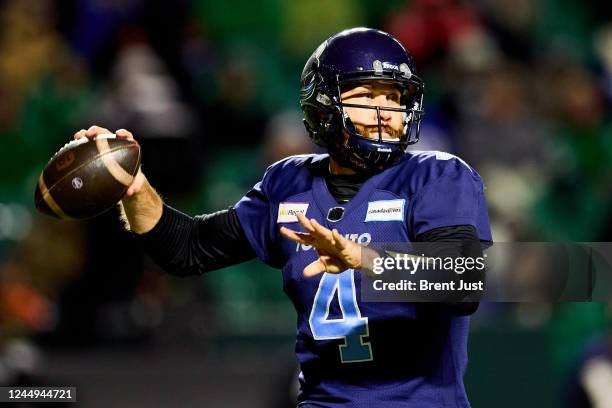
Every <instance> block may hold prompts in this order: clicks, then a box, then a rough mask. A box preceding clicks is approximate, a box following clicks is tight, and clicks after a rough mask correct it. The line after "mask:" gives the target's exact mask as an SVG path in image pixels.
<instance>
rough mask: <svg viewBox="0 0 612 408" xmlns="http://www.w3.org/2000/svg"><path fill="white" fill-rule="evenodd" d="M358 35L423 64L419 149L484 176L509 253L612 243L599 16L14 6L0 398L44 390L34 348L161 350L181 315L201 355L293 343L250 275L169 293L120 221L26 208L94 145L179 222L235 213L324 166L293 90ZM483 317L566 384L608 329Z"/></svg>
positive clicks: (542, 314) (526, 313)
mask: <svg viewBox="0 0 612 408" xmlns="http://www.w3.org/2000/svg"><path fill="white" fill-rule="evenodd" d="M352 26H370V27H377V28H381V29H383V30H385V31H388V32H390V33H391V34H393V35H395V36H396V37H397V38H398V39H399V40H400V41H401V42H403V44H404V45H405V46H406V47H407V48H408V49H409V50H410V51H411V52H412V54H413V56H414V57H415V60H416V64H417V66H418V67H419V70H420V74H421V75H422V76H423V77H424V78H425V84H426V96H425V111H426V116H425V118H424V124H423V128H422V133H421V141H420V142H419V144H417V145H415V146H413V148H414V149H418V150H429V149H434V150H444V151H448V152H451V153H455V154H458V155H459V156H460V157H462V158H463V159H465V160H466V161H467V162H468V163H470V164H471V165H472V166H473V167H474V168H476V169H477V171H478V172H479V173H480V174H481V176H482V177H483V179H484V181H485V184H486V189H487V190H486V191H487V198H488V200H489V205H490V207H489V211H490V216H491V221H492V227H493V236H494V239H495V241H498V242H510V241H527V242H528V241H558V242H572V241H582V242H594V241H612V239H611V238H612V182H611V180H612V113H611V112H612V110H611V109H610V108H611V102H612V8H610V7H609V4H608V3H607V2H605V1H603V0H591V1H578V0H517V1H512V2H509V1H502V0H499V1H498V0H473V1H461V0H412V1H401V0H393V1H385V2H372V1H366V0H335V1H333V2H329V1H324V0H307V1H282V0H264V1H260V2H253V1H248V0H236V1H233V2H232V3H231V6H230V5H229V4H228V3H227V2H223V1H210V0H209V1H207V0H191V1H190V0H178V1H174V2H162V1H144V0H104V1H100V0H68V1H59V0H55V1H53V0H4V1H2V2H0V384H10V383H13V382H15V381H16V378H17V377H18V376H19V375H21V374H22V373H27V372H28V370H33V369H35V366H36V361H37V359H38V358H40V355H39V351H38V350H39V349H38V348H37V346H35V345H34V344H41V345H43V346H46V345H53V344H55V345H83V344H91V343H100V342H101V343H105V342H115V341H134V340H137V341H138V340H142V339H150V338H152V337H155V336H156V335H157V334H156V333H157V331H156V329H157V328H158V327H160V325H162V324H163V322H164V319H165V318H166V316H167V314H168V310H169V309H172V308H174V309H177V308H178V309H181V308H184V309H185V310H188V311H189V313H187V312H186V313H184V315H185V316H188V317H185V319H187V320H189V321H188V322H187V324H188V326H189V327H191V328H192V330H193V333H194V335H195V336H196V337H198V338H205V339H208V338H210V337H211V336H216V335H219V334H222V335H228V336H231V335H234V336H241V335H242V336H289V337H290V336H291V335H292V330H293V328H292V325H293V320H294V314H293V311H292V309H291V305H290V304H289V303H288V301H286V300H285V299H284V297H283V296H284V295H283V293H282V282H281V278H280V274H278V273H276V272H275V271H273V270H270V269H268V268H266V267H264V266H262V265H261V264H260V263H258V262H250V263H246V264H243V265H239V266H236V267H234V268H230V269H231V272H230V271H228V272H216V273H214V275H215V276H214V278H213V277H212V275H211V277H204V278H202V279H201V280H190V281H182V280H177V279H173V278H168V277H166V276H164V275H163V274H162V273H160V271H159V270H158V269H157V268H156V267H155V265H153V264H152V263H151V261H150V260H149V259H148V258H146V257H145V256H144V255H143V253H142V251H141V250H140V249H139V248H138V243H137V242H136V241H135V240H134V239H133V237H132V236H130V235H129V234H127V233H126V232H125V231H123V230H122V227H121V225H119V224H118V223H117V222H116V214H115V213H114V212H111V213H109V214H106V215H104V216H102V217H100V218H97V219H94V220H91V221H87V222H60V221H57V220H53V219H49V218H46V217H44V216H41V215H39V214H37V213H35V210H34V206H33V191H34V186H35V182H36V180H37V178H38V174H39V173H40V171H41V170H42V168H43V167H44V164H45V163H46V161H47V160H48V159H49V158H50V157H51V155H52V154H53V153H54V152H55V151H56V150H57V149H58V148H59V147H60V146H62V145H63V144H64V143H66V142H67V141H68V140H69V139H70V138H71V137H72V134H73V133H74V132H75V131H77V130H79V129H81V128H86V127H89V126H90V125H92V124H98V125H102V126H104V127H107V128H109V129H118V128H127V129H129V130H131V131H132V132H133V133H134V134H135V135H136V137H137V139H138V140H139V142H140V143H141V145H142V147H143V169H144V171H145V173H146V174H147V176H148V178H149V179H150V181H151V183H152V184H153V185H154V186H155V187H156V188H157V189H158V190H159V192H160V193H161V194H162V196H163V197H164V198H165V199H166V200H167V201H168V202H169V203H170V204H172V205H173V206H175V207H177V208H180V209H181V210H183V211H185V212H186V213H189V214H192V215H195V214H198V213H205V212H210V211H215V210H218V209H221V208H225V207H227V206H230V205H232V204H233V203H235V202H236V201H237V200H238V199H239V198H240V197H241V196H242V195H243V194H244V193H245V192H246V191H247V190H248V188H249V187H250V186H252V185H253V184H254V183H255V182H257V181H258V178H259V177H260V175H261V174H262V172H263V170H264V169H265V168H266V166H267V165H269V164H271V163H272V162H274V161H276V160H278V159H280V158H283V157H285V156H287V155H291V154H298V153H309V152H314V151H316V149H315V146H314V145H313V144H312V143H311V142H310V140H309V139H308V137H307V135H306V133H305V130H304V128H303V126H302V123H301V113H300V111H299V105H298V86H299V75H300V73H301V69H302V66H303V63H304V62H305V60H306V59H307V57H308V56H309V55H310V53H311V52H312V51H313V50H314V49H315V48H316V46H317V45H318V44H319V43H320V42H321V41H323V40H324V39H325V38H327V37H328V36H329V35H331V34H333V33H335V32H337V31H339V30H341V29H344V28H347V27H352ZM534 273H537V272H534ZM483 306H484V307H483V308H482V310H481V312H479V314H477V316H476V319H475V330H479V329H483V328H487V327H489V328H491V327H495V325H496V324H498V323H497V322H498V321H499V316H504V318H506V320H507V321H509V322H512V324H514V325H517V326H519V327H528V328H534V327H535V328H538V330H541V331H542V332H544V333H546V335H547V336H548V337H547V338H548V339H549V340H550V344H551V348H550V350H551V359H552V361H554V362H555V363H554V365H555V367H557V369H558V373H564V372H566V371H567V372H569V370H570V369H571V367H573V366H575V365H576V364H579V363H578V361H579V360H580V356H581V355H583V350H584V349H585V347H587V346H585V344H588V342H589V341H590V339H591V338H596V337H597V336H598V335H604V334H605V333H606V332H607V328H608V326H609V325H608V319H609V311H608V310H607V307H606V305H605V304H583V305H571V304H562V305H557V306H553V305H518V306H512V305H483ZM206 313H207V314H208V315H209V316H210V317H209V318H207V319H206V322H204V321H202V314H206ZM604 350H607V349H606V348H605V347H604ZM607 352H608V353H610V351H609V350H608V351H607ZM604 354H605V353H604ZM610 354H612V353H610ZM26 357H27V358H26ZM610 368H611V369H612V366H610ZM564 370H565V371H564ZM611 372H612V371H611ZM559 375H561V374H559ZM577 381H578V382H580V380H577ZM576 398H578V397H576Z"/></svg>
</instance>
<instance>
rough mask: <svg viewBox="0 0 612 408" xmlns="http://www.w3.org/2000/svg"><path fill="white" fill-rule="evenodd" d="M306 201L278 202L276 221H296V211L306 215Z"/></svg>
mask: <svg viewBox="0 0 612 408" xmlns="http://www.w3.org/2000/svg"><path fill="white" fill-rule="evenodd" d="M307 209H308V203H280V205H279V206H278V218H276V222H277V223H280V222H297V220H298V219H297V215H296V214H297V213H302V214H304V215H306V210H307Z"/></svg>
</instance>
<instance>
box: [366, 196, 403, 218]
mask: <svg viewBox="0 0 612 408" xmlns="http://www.w3.org/2000/svg"><path fill="white" fill-rule="evenodd" d="M405 201H406V200H404V199H401V200H400V199H398V200H380V201H371V202H369V203H368V212H367V213H366V218H365V222H368V221H404V202H405Z"/></svg>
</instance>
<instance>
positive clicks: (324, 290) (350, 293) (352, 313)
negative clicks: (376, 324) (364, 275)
mask: <svg viewBox="0 0 612 408" xmlns="http://www.w3.org/2000/svg"><path fill="white" fill-rule="evenodd" d="M354 274H355V272H354V271H353V270H352V269H349V270H346V271H344V272H343V273H340V274H331V273H324V274H323V277H322V278H321V281H320V282H319V289H318V290H317V294H316V295H315V298H314V303H313V305H312V311H311V312H310V319H309V321H308V322H309V323H310V330H311V331H312V335H313V337H314V338H315V340H333V339H342V340H344V344H341V345H340V346H339V348H340V360H341V361H342V362H343V363H357V362H361V361H371V360H372V347H371V345H370V343H369V342H367V341H364V337H367V336H369V329H368V318H367V317H361V312H360V311H359V306H358V305H357V296H356V292H355V275H354ZM336 293H337V294H338V303H339V305H340V310H341V311H342V318H341V319H330V318H329V305H330V304H331V302H332V299H333V298H334V295H335V294H336Z"/></svg>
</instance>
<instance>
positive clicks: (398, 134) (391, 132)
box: [353, 123, 403, 142]
mask: <svg viewBox="0 0 612 408" xmlns="http://www.w3.org/2000/svg"><path fill="white" fill-rule="evenodd" d="M353 126H355V131H357V133H358V134H359V135H361V136H363V137H367V138H368V139H374V140H378V136H379V134H378V126H364V125H359V124H356V123H354V124H353ZM381 132H386V133H387V136H384V137H383V140H384V141H386V142H399V141H400V139H401V138H402V136H403V132H402V130H397V129H393V128H392V127H391V126H383V127H382V128H381Z"/></svg>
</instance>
